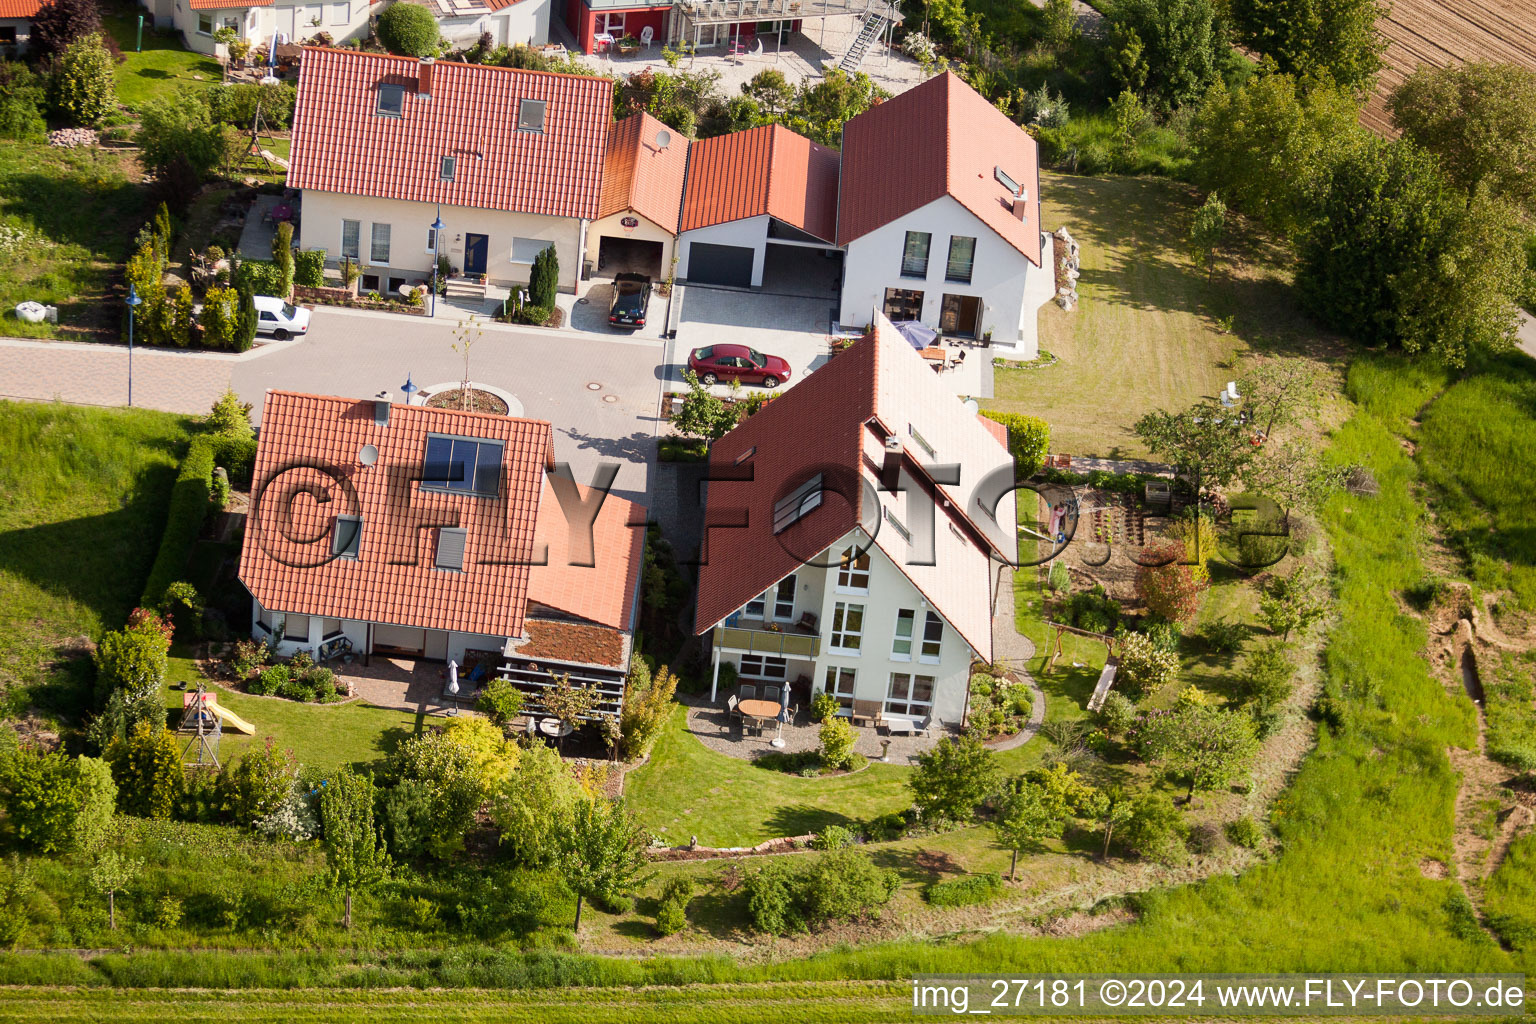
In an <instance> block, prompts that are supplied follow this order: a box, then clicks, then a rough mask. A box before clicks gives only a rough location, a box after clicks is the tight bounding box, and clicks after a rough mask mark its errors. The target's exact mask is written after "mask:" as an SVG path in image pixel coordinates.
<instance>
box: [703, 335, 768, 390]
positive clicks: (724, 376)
mask: <svg viewBox="0 0 1536 1024" xmlns="http://www.w3.org/2000/svg"><path fill="white" fill-rule="evenodd" d="M688 369H690V370H692V371H693V372H694V373H696V374H698V375H699V382H700V383H701V384H714V383H715V382H717V381H722V380H724V381H730V380H738V381H741V382H742V383H743V384H761V385H762V386H763V387H765V388H776V387H778V386H779V385H780V384H782V383H784V382H785V381H786V380H789V364H788V363H786V362H785V361H784V360H782V359H780V358H779V357H778V356H767V355H764V354H763V353H761V352H759V351H757V349H755V348H748V347H747V346H745V345H706V346H704V347H703V348H696V349H694V350H693V351H692V352H690V353H689V354H688Z"/></svg>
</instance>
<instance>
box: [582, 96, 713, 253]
mask: <svg viewBox="0 0 1536 1024" xmlns="http://www.w3.org/2000/svg"><path fill="white" fill-rule="evenodd" d="M687 169H688V140H687V138H685V137H684V136H683V135H682V134H681V133H679V132H675V131H673V130H672V129H670V128H668V127H667V126H666V125H664V124H662V123H661V122H660V121H658V120H656V119H655V118H654V117H652V116H651V115H650V114H648V113H646V112H644V111H641V112H640V113H638V114H631V115H629V116H628V117H626V118H625V119H624V120H622V121H620V122H619V123H618V124H616V125H614V126H613V129H612V130H611V131H610V132H609V133H608V155H607V157H606V159H605V160H604V164H603V190H602V196H601V198H600V199H599V200H598V208H597V219H596V220H594V221H593V222H592V226H591V227H589V228H588V229H587V262H588V263H590V264H591V265H592V266H593V267H596V268H601V267H604V266H607V265H610V264H612V265H618V266H622V267H623V268H624V269H627V270H632V271H634V272H636V273H642V274H645V275H646V276H648V277H651V278H653V279H664V278H666V277H667V275H668V274H669V273H670V272H671V267H672V256H673V253H674V251H675V243H676V241H677V218H678V213H679V211H680V209H681V208H682V204H683V176H684V174H685V173H686V172H687Z"/></svg>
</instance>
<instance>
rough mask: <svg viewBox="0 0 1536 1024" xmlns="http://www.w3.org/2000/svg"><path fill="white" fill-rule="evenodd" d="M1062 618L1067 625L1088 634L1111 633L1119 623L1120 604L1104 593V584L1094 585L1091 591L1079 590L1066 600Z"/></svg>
mask: <svg viewBox="0 0 1536 1024" xmlns="http://www.w3.org/2000/svg"><path fill="white" fill-rule="evenodd" d="M1062 618H1063V619H1065V620H1066V622H1067V625H1069V626H1076V627H1077V628H1078V629H1086V630H1087V631H1088V632H1090V633H1111V632H1113V631H1114V628H1115V626H1117V625H1119V623H1120V602H1118V601H1116V600H1115V599H1114V598H1112V597H1110V596H1109V595H1108V594H1107V593H1105V591H1104V584H1102V583H1095V584H1094V585H1093V589H1092V590H1080V591H1078V592H1077V593H1075V594H1073V595H1072V596H1071V597H1069V598H1067V603H1066V605H1065V606H1064V607H1063V609H1062Z"/></svg>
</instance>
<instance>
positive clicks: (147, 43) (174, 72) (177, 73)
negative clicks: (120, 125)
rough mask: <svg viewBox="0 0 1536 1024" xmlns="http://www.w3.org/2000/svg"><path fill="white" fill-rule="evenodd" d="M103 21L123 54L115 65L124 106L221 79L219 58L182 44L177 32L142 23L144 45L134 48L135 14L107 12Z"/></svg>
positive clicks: (136, 106) (136, 27)
mask: <svg viewBox="0 0 1536 1024" xmlns="http://www.w3.org/2000/svg"><path fill="white" fill-rule="evenodd" d="M145 20H146V21H147V20H148V19H147V18H146V19H145ZM103 21H104V22H105V23H106V26H107V31H109V32H111V33H112V38H114V39H116V40H117V45H118V46H119V47H121V48H122V51H123V56H124V57H125V58H126V60H124V62H123V63H122V64H119V65H118V67H117V98H118V100H119V101H120V102H121V103H122V104H123V105H124V106H125V107H129V108H130V109H134V110H137V109H138V108H140V107H142V106H143V105H144V104H145V103H147V102H149V101H150V100H154V99H159V98H160V97H162V96H169V95H172V94H174V93H175V92H176V91H177V90H178V89H184V88H194V89H200V88H206V87H208V86H210V85H217V84H218V83H219V82H221V81H223V78H224V74H223V71H222V69H221V68H220V67H219V62H218V61H216V60H214V59H213V58H212V57H207V56H204V55H203V54H201V53H193V52H192V51H191V50H188V49H187V48H186V47H184V46H182V45H181V36H180V34H179V33H166V34H164V35H162V34H159V33H156V32H155V31H154V30H152V29H150V28H149V27H148V25H146V26H145V28H144V36H143V39H144V49H143V50H142V51H140V52H135V51H134V39H135V34H136V32H137V30H138V15H137V14H115V15H110V16H108V17H106V18H104V19H103Z"/></svg>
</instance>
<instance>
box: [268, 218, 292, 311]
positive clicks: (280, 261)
mask: <svg viewBox="0 0 1536 1024" xmlns="http://www.w3.org/2000/svg"><path fill="white" fill-rule="evenodd" d="M272 262H273V263H275V264H277V269H278V273H280V274H281V275H282V288H283V292H282V294H281V295H279V296H277V297H278V298H281V299H286V298H288V296H289V295H291V294H293V225H292V224H291V223H289V222H288V221H283V222H282V223H281V224H279V225H278V226H277V230H276V231H274V232H273V233H272Z"/></svg>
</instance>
